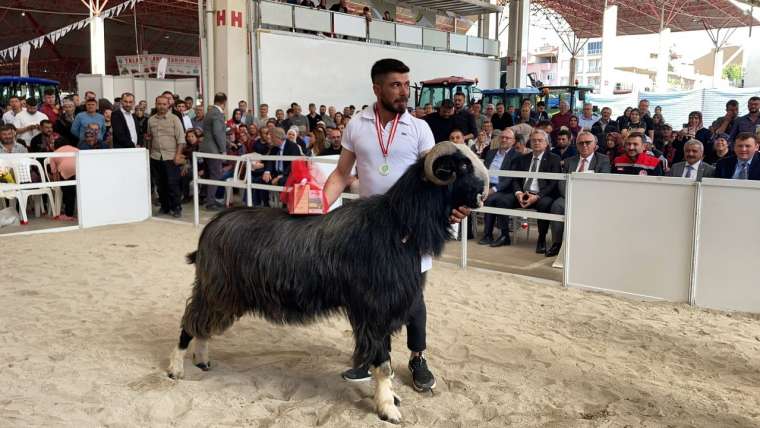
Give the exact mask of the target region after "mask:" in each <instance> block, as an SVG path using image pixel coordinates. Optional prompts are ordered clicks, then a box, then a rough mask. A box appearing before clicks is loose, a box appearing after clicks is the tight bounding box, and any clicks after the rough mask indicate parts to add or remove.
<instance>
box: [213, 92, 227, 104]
mask: <svg viewBox="0 0 760 428" xmlns="http://www.w3.org/2000/svg"><path fill="white" fill-rule="evenodd" d="M226 102H227V94H225V93H224V92H217V93H215V94H214V104H222V103H226Z"/></svg>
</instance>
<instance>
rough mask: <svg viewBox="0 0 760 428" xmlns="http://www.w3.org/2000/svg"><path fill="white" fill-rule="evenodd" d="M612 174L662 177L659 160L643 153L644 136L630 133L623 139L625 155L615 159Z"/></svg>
mask: <svg viewBox="0 0 760 428" xmlns="http://www.w3.org/2000/svg"><path fill="white" fill-rule="evenodd" d="M613 164H614V166H613V167H612V173H613V174H629V175H663V171H662V165H661V164H660V160H659V159H658V158H656V157H654V156H651V155H648V154H646V153H644V134H642V133H641V132H631V133H630V134H629V135H628V137H627V138H626V139H625V154H624V155H620V156H618V157H616V158H615V162H613Z"/></svg>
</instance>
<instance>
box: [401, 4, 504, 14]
mask: <svg viewBox="0 0 760 428" xmlns="http://www.w3.org/2000/svg"><path fill="white" fill-rule="evenodd" d="M401 4H402V5H408V6H414V7H421V8H425V9H432V10H437V11H440V12H451V13H454V14H457V15H459V16H471V15H484V14H488V13H496V12H501V9H502V8H501V6H497V5H495V4H491V3H488V2H486V1H481V0H403V1H402V2H401Z"/></svg>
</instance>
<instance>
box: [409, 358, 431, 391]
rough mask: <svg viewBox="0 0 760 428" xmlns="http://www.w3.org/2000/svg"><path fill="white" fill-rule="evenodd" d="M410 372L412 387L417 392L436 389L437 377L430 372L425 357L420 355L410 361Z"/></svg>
mask: <svg viewBox="0 0 760 428" xmlns="http://www.w3.org/2000/svg"><path fill="white" fill-rule="evenodd" d="M409 371H410V372H412V386H414V389H415V390H416V391H417V392H425V391H430V390H431V389H433V388H435V376H433V373H431V372H430V370H428V366H427V361H426V360H425V357H423V356H421V355H420V356H417V357H414V358H412V359H411V360H409Z"/></svg>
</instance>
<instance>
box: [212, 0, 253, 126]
mask: <svg viewBox="0 0 760 428" xmlns="http://www.w3.org/2000/svg"><path fill="white" fill-rule="evenodd" d="M213 20H214V27H213V28H214V36H213V37H214V52H213V58H214V60H213V67H214V91H215V92H224V93H225V94H227V100H228V108H229V110H230V111H229V112H227V114H228V115H229V114H230V113H231V112H232V109H233V108H235V107H237V103H238V101H240V100H246V101H249V103H248V104H249V105H250V104H251V103H250V100H249V99H248V95H249V92H250V91H249V89H248V88H250V85H251V82H250V78H249V77H250V73H249V72H248V70H249V55H248V40H247V34H248V33H247V31H246V28H247V25H248V15H247V7H246V1H245V0H216V1H215V2H214V17H213ZM209 54H211V52H209ZM212 98H213V97H212Z"/></svg>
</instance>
